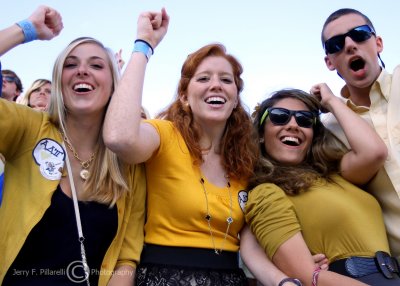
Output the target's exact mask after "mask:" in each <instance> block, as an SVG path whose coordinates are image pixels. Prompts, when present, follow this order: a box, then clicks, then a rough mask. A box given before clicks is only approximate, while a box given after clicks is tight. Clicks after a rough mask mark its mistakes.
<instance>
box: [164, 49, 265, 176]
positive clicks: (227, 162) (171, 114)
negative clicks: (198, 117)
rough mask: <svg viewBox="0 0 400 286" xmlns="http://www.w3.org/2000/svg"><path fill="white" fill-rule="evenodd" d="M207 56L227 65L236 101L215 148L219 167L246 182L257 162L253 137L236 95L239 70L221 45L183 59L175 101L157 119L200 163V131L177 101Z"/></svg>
mask: <svg viewBox="0 0 400 286" xmlns="http://www.w3.org/2000/svg"><path fill="white" fill-rule="evenodd" d="M211 56H217V57H223V58H225V59H226V60H227V61H228V62H229V63H230V64H231V66H232V70H233V75H234V80H235V84H236V86H237V93H238V99H239V101H238V105H237V107H236V108H235V109H233V111H232V114H231V115H230V117H229V118H228V120H227V123H226V126H225V131H224V135H223V137H222V140H221V143H220V146H219V150H220V154H221V160H222V165H223V166H224V168H225V170H226V172H227V175H228V176H230V177H231V178H236V179H238V180H247V179H248V178H249V177H250V176H251V175H253V166H254V164H255V162H256V159H257V152H258V151H257V150H258V148H257V144H256V140H255V139H254V136H253V134H254V133H253V130H252V121H251V118H250V115H249V113H248V112H246V110H245V109H244V106H243V104H242V102H241V100H240V97H239V94H240V92H241V91H242V90H243V80H242V78H241V74H242V73H243V67H242V65H241V64H240V63H239V61H238V60H237V59H236V58H235V57H234V56H232V55H230V54H227V52H226V49H225V46H223V45H222V44H210V45H206V46H204V47H202V48H200V49H199V50H197V51H196V52H194V53H192V54H190V55H189V56H188V57H187V59H186V61H185V62H184V64H183V66H182V69H181V78H180V80H179V84H178V90H177V96H176V99H175V101H174V102H173V103H172V104H171V105H170V106H169V107H168V108H167V109H166V110H164V111H163V112H161V113H160V114H159V115H158V116H157V117H158V118H162V119H167V120H170V121H172V122H173V124H174V125H175V127H176V128H177V129H178V130H179V132H180V133H181V135H182V137H183V138H184V140H185V142H186V145H187V146H188V148H189V151H190V154H191V155H192V157H193V160H194V163H195V164H199V165H200V164H201V162H202V149H201V147H200V145H199V141H200V138H201V134H202V129H201V127H200V126H199V125H198V124H196V123H195V122H194V120H193V114H192V111H191V109H190V107H188V106H185V105H184V104H182V102H181V100H180V98H181V96H183V94H186V92H187V88H188V85H189V82H190V80H191V79H192V77H193V76H194V74H195V72H196V70H197V68H198V66H199V65H200V64H201V63H202V61H203V60H204V59H205V58H207V57H211Z"/></svg>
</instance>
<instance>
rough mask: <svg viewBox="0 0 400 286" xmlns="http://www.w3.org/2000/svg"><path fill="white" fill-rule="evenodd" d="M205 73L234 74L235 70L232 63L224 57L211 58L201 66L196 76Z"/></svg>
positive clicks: (206, 59)
mask: <svg viewBox="0 0 400 286" xmlns="http://www.w3.org/2000/svg"><path fill="white" fill-rule="evenodd" d="M203 72H221V73H229V74H233V68H232V65H231V64H230V62H229V61H228V60H227V59H225V58H224V57H220V56H209V57H206V58H204V60H203V61H202V62H201V63H200V64H199V66H198V67H197V69H196V74H198V73H203Z"/></svg>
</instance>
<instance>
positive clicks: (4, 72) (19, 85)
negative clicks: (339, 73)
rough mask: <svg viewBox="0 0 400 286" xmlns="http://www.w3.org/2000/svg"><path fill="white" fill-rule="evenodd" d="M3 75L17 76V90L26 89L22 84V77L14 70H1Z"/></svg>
mask: <svg viewBox="0 0 400 286" xmlns="http://www.w3.org/2000/svg"><path fill="white" fill-rule="evenodd" d="M1 75H2V76H3V77H4V76H12V77H15V85H16V86H17V90H18V91H19V92H23V91H24V87H23V86H22V82H21V79H20V78H19V76H18V75H17V74H16V73H15V72H14V71H12V70H2V71H1Z"/></svg>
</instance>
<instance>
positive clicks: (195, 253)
mask: <svg viewBox="0 0 400 286" xmlns="http://www.w3.org/2000/svg"><path fill="white" fill-rule="evenodd" d="M140 263H142V264H145V263H151V264H152V263H155V264H165V265H175V266H181V265H185V266H187V267H200V268H214V269H239V256H238V253H237V252H233V251H222V252H221V253H220V254H218V255H217V254H215V251H214V250H213V249H204V248H191V247H174V246H162V245H155V244H145V245H144V247H143V250H142V254H141V257H140Z"/></svg>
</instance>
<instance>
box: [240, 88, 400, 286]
mask: <svg viewBox="0 0 400 286" xmlns="http://www.w3.org/2000/svg"><path fill="white" fill-rule="evenodd" d="M312 92H313V93H314V94H316V95H317V97H318V98H319V100H320V101H321V103H320V102H319V100H318V99H316V97H314V96H311V95H309V94H307V93H305V92H303V91H300V90H291V89H289V90H281V91H278V92H276V93H275V94H273V95H272V96H271V97H270V98H268V99H266V100H265V101H264V102H263V103H262V104H261V105H260V106H259V108H258V109H257V110H256V112H255V114H254V115H255V120H254V127H255V128H256V130H257V132H258V136H259V138H260V152H261V156H260V160H259V162H258V165H257V167H256V170H255V173H256V175H255V176H254V177H253V178H252V180H251V181H250V185H249V189H250V192H249V196H248V202H247V206H246V219H247V222H248V223H249V225H250V227H251V229H252V231H253V232H254V234H255V235H256V237H257V239H258V240H259V242H260V244H261V245H262V247H263V248H264V250H265V251H266V253H267V254H268V256H269V257H270V258H271V259H272V261H273V262H274V263H275V264H276V265H277V266H278V268H280V269H281V270H282V271H283V272H285V273H287V274H288V275H289V276H293V277H297V278H299V279H300V280H301V281H302V283H303V284H304V285H313V286H314V285H317V283H318V282H319V283H318V285H365V284H363V283H367V284H370V285H379V286H383V285H399V281H400V279H399V277H398V276H397V275H396V273H394V271H391V270H390V269H389V268H393V269H395V268H396V267H397V265H396V264H395V263H394V261H393V260H392V258H391V257H390V255H389V254H388V253H389V247H388V242H387V237H386V232H385V228H384V224H383V218H382V212H381V209H380V207H379V204H378V202H377V201H376V200H375V199H374V198H373V197H372V196H371V195H369V194H368V193H366V192H364V191H363V190H361V189H360V188H359V187H357V186H356V185H358V186H362V185H363V184H365V183H367V182H368V181H369V180H370V179H371V178H372V177H373V176H374V174H375V173H376V172H377V170H378V169H379V167H381V166H382V164H383V162H384V161H385V158H386V156H387V149H386V147H385V145H384V143H383V141H382V140H381V139H380V138H379V136H378V135H377V134H376V133H375V132H374V131H373V129H371V128H370V127H369V126H368V124H367V123H366V122H365V121H363V120H362V119H361V118H360V117H359V116H358V115H357V114H355V113H353V112H352V111H351V110H350V109H349V108H347V107H346V106H345V105H344V104H343V103H342V102H341V100H340V99H339V98H338V97H336V96H334V95H333V94H332V92H331V91H330V90H329V88H328V87H327V86H326V85H325V84H320V85H316V86H314V87H313V89H312ZM321 105H322V107H323V108H324V109H326V110H328V111H330V112H332V113H333V114H334V115H335V116H336V117H337V118H338V121H339V123H340V124H341V126H342V128H343V130H344V131H345V132H346V135H347V138H348V140H349V142H350V146H351V150H347V149H346V148H345V147H344V145H342V144H341V143H339V141H337V140H336V139H335V138H334V137H333V135H332V134H331V133H330V132H329V131H328V130H327V129H326V128H325V127H324V126H323V124H322V123H321V121H320V118H319V111H320V110H321V108H322V107H321ZM315 253H324V254H325V255H326V256H327V258H328V259H329V262H330V266H329V270H330V271H321V270H320V269H319V268H315V266H314V263H313V261H312V256H311V255H312V254H315ZM375 256H377V257H378V259H380V260H381V261H380V262H379V263H381V262H382V261H384V263H385V264H386V265H387V266H382V267H381V269H379V268H378V267H377V265H376V262H378V261H377V259H375V258H374V257H375ZM347 271H350V273H348V272H347ZM335 272H336V273H335ZM383 273H384V274H383ZM339 274H341V275H339ZM346 276H348V277H346ZM349 277H351V278H349ZM390 277H392V278H391V279H389V278H390ZM357 280H358V281H357ZM362 282H363V283H362Z"/></svg>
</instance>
